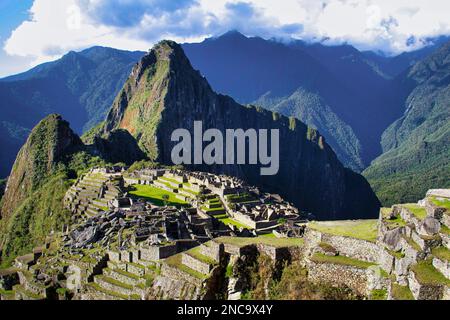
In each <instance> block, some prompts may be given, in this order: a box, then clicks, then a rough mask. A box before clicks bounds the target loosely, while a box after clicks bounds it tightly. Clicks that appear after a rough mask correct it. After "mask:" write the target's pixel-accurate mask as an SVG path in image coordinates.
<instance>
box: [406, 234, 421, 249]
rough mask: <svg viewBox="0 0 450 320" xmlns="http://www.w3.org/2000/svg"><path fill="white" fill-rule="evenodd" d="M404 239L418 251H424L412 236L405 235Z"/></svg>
mask: <svg viewBox="0 0 450 320" xmlns="http://www.w3.org/2000/svg"><path fill="white" fill-rule="evenodd" d="M403 239H405V240H406V242H408V244H409V245H410V246H411V247H412V248H413V249H414V250H416V251H422V248H420V246H419V245H418V244H417V243H416V242H415V241H414V240H413V239H412V238H410V237H407V236H406V235H403Z"/></svg>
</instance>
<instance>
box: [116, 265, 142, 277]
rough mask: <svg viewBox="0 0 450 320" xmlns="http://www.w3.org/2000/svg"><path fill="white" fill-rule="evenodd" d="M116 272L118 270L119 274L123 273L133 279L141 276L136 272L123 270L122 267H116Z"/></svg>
mask: <svg viewBox="0 0 450 320" xmlns="http://www.w3.org/2000/svg"><path fill="white" fill-rule="evenodd" d="M114 272H117V273H118V274H121V275H123V276H125V277H128V278H131V279H134V280H139V276H137V275H135V274H134V273H131V272H127V271H125V270H122V269H120V268H115V269H114Z"/></svg>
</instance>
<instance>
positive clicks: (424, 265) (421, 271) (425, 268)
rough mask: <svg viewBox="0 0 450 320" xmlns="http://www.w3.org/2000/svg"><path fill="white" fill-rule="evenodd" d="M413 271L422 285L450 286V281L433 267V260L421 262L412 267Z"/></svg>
mask: <svg viewBox="0 0 450 320" xmlns="http://www.w3.org/2000/svg"><path fill="white" fill-rule="evenodd" d="M411 270H412V271H413V272H414V275H415V276H416V278H417V280H418V281H419V282H420V283H421V284H428V285H447V286H449V285H450V280H448V279H447V278H446V277H445V276H444V275H443V274H442V273H440V272H439V271H438V270H437V269H436V268H435V267H433V265H432V260H431V259H429V260H423V261H419V262H418V263H417V264H415V265H413V266H412V267H411Z"/></svg>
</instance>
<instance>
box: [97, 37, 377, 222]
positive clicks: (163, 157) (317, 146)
mask: <svg viewBox="0 0 450 320" xmlns="http://www.w3.org/2000/svg"><path fill="white" fill-rule="evenodd" d="M194 121H202V123H203V130H207V129H210V128H216V129H219V130H220V131H221V132H225V130H226V129H238V128H241V129H243V130H247V129H256V130H258V129H268V130H270V129H279V130H280V169H279V171H278V173H277V174H276V175H273V176H263V177H261V175H260V166H258V165H237V164H236V165H229V164H228V165H212V166H209V165H190V166H188V169H192V170H198V171H209V172H212V173H216V174H222V173H223V174H227V175H230V176H236V177H239V178H242V179H245V180H246V182H248V183H249V184H252V185H256V186H259V187H261V188H263V189H264V190H267V191H268V192H271V193H277V194H280V195H282V196H283V198H285V199H286V200H288V201H291V202H293V203H294V204H295V205H296V206H297V207H299V208H301V209H303V210H307V211H310V212H313V213H314V214H315V215H316V217H317V218H322V219H325V218H327V219H332V218H363V217H366V218H367V217H373V218H375V217H377V215H378V208H379V205H380V204H379V201H378V199H377V198H376V196H375V194H374V193H373V191H372V190H371V188H370V186H369V184H368V183H367V181H366V180H365V179H364V178H363V177H362V176H361V175H358V174H356V173H354V172H352V171H351V170H349V169H346V168H344V167H343V166H342V164H341V163H340V162H339V160H338V159H337V157H336V155H335V154H334V152H333V151H332V150H331V148H330V147H329V146H328V144H327V143H325V141H324V138H323V137H322V136H321V135H320V134H319V133H318V132H317V131H315V130H313V129H311V128H308V127H307V126H306V125H304V124H303V123H301V122H300V121H298V120H294V119H288V118H286V117H283V116H280V115H278V114H273V113H272V112H269V111H266V110H263V109H261V108H256V107H244V106H242V105H239V104H238V103H236V102H235V101H234V100H233V99H231V98H230V97H227V96H223V95H219V94H216V93H215V92H214V91H213V90H212V89H211V87H210V86H209V84H208V82H207V81H206V79H205V78H203V77H202V76H201V74H200V73H199V72H198V71H196V70H194V69H193V68H192V66H191V64H190V62H189V60H188V59H187V57H186V56H185V54H184V52H183V50H182V49H181V47H180V46H179V45H178V44H176V43H174V42H170V41H163V42H161V43H160V44H158V45H157V46H155V48H154V49H153V50H152V51H151V52H150V53H149V54H148V55H146V56H145V57H144V58H143V59H142V60H141V62H140V63H138V64H137V65H136V67H135V69H134V70H133V72H132V73H131V75H130V78H129V79H128V81H127V82H126V84H125V85H124V87H123V89H122V91H121V92H120V93H119V95H118V97H117V98H116V100H115V102H114V104H113V107H112V109H111V111H110V113H109V114H108V117H107V120H106V124H105V127H104V130H103V133H108V132H110V131H112V130H114V129H126V130H128V131H129V132H130V133H131V134H132V135H133V137H134V138H136V140H137V141H138V144H139V146H140V148H141V149H142V150H143V151H144V152H145V153H146V154H147V156H149V157H150V158H151V159H154V160H157V161H158V162H160V163H164V164H172V161H171V151H172V148H173V147H174V146H175V145H176V144H177V142H171V135H172V132H173V131H174V130H175V129H178V128H184V129H186V130H188V131H189V132H190V133H191V136H194V134H193V132H194ZM192 143H193V142H192ZM192 150H193V149H192Z"/></svg>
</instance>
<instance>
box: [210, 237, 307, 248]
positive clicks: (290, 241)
mask: <svg viewBox="0 0 450 320" xmlns="http://www.w3.org/2000/svg"><path fill="white" fill-rule="evenodd" d="M215 240H216V241H217V242H221V243H225V244H231V245H235V246H238V247H245V246H248V245H251V244H266V245H270V246H273V247H277V248H282V247H294V246H302V245H303V239H301V238H270V237H255V238H241V237H220V238H217V239H215Z"/></svg>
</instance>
